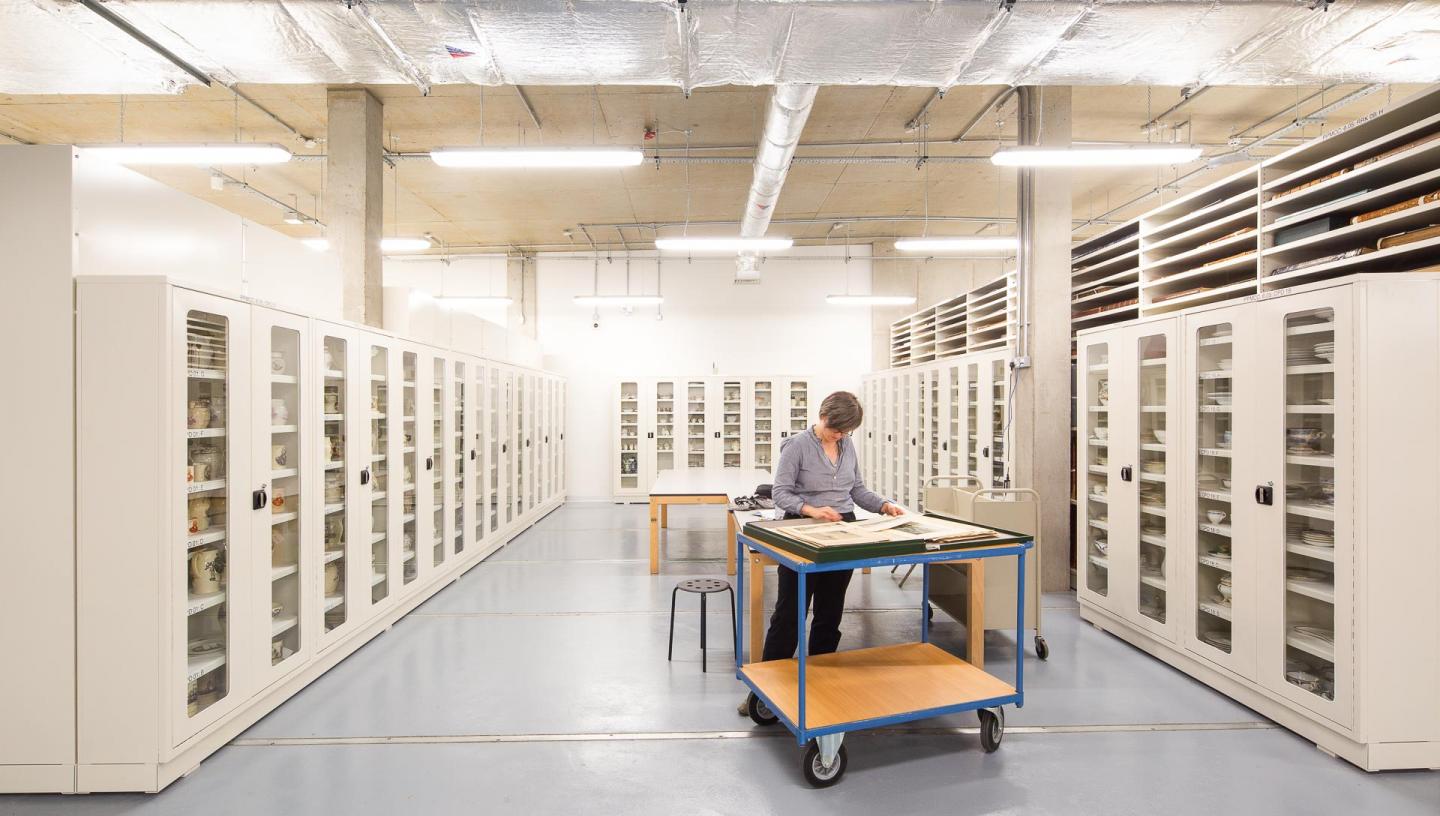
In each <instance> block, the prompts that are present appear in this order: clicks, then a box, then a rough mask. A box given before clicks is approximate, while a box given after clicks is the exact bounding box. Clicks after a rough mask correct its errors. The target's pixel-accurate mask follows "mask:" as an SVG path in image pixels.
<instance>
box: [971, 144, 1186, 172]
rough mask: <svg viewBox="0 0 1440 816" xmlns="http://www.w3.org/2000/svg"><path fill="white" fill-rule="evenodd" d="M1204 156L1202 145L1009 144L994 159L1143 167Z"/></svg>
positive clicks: (1017, 164)
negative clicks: (1057, 147) (1050, 146)
mask: <svg viewBox="0 0 1440 816" xmlns="http://www.w3.org/2000/svg"><path fill="white" fill-rule="evenodd" d="M1198 158H1200V148H1198V147H1172V146H1169V145H1160V146H1154V147H1152V146H1150V145H1122V146H1119V147H1071V148H1065V149H1060V150H1053V149H1047V148H1043V147H1006V148H1002V149H1000V150H997V151H995V153H994V155H992V156H991V157H990V161H991V162H993V163H995V164H998V165H1000V166H1001V167H1141V166H1145V165H1152V164H1185V163H1186V162H1192V161H1195V160H1196V159H1198Z"/></svg>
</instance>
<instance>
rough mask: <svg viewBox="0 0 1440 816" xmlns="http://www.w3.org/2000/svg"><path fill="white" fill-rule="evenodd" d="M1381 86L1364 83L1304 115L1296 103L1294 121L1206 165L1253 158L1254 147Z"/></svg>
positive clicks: (1266, 142)
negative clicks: (1364, 84) (1300, 114)
mask: <svg viewBox="0 0 1440 816" xmlns="http://www.w3.org/2000/svg"><path fill="white" fill-rule="evenodd" d="M1383 87H1385V86H1383V85H1366V86H1364V87H1361V88H1358V89H1356V90H1354V91H1351V92H1350V93H1348V94H1345V95H1344V96H1342V97H1340V98H1339V99H1337V100H1335V101H1334V102H1331V103H1330V104H1328V105H1324V106H1322V107H1319V108H1316V109H1315V110H1313V111H1311V112H1310V113H1308V114H1306V115H1304V116H1299V115H1298V113H1299V107H1298V105H1297V106H1296V107H1295V108H1292V110H1295V111H1296V113H1297V116H1296V117H1295V119H1294V121H1292V122H1290V124H1288V125H1285V126H1283V127H1281V128H1280V129H1279V130H1276V131H1274V132H1273V133H1270V134H1269V135H1267V136H1263V137H1261V138H1260V139H1257V140H1256V141H1254V142H1251V143H1250V144H1248V145H1246V146H1244V147H1242V148H1240V149H1239V150H1233V151H1231V152H1229V153H1222V154H1220V155H1218V156H1212V157H1210V159H1209V160H1208V161H1207V162H1206V164H1207V166H1209V167H1216V166H1218V165H1221V164H1228V163H1230V162H1234V161H1244V160H1249V159H1254V158H1255V157H1254V156H1253V155H1252V154H1251V153H1250V151H1252V150H1254V149H1255V148H1257V147H1264V146H1265V145H1267V144H1269V143H1270V142H1272V141H1274V140H1275V139H1278V138H1280V137H1281V136H1284V135H1285V134H1286V133H1289V132H1290V131H1292V130H1295V129H1296V128H1302V127H1305V126H1306V125H1311V124H1316V123H1318V122H1323V121H1325V115H1326V114H1327V113H1330V112H1331V111H1334V110H1337V109H1339V108H1342V107H1344V106H1346V105H1348V104H1350V103H1351V102H1354V101H1355V100H1357V99H1363V98H1364V97H1367V96H1369V95H1370V94H1373V93H1375V92H1376V91H1378V90H1380V89H1381V88H1383ZM1270 118H1271V119H1273V118H1275V117H1273V116H1272V117H1270ZM1266 121H1269V120H1266Z"/></svg>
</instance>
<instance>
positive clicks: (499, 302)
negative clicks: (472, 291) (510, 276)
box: [435, 295, 515, 306]
mask: <svg viewBox="0 0 1440 816" xmlns="http://www.w3.org/2000/svg"><path fill="white" fill-rule="evenodd" d="M435 299H436V300H438V301H440V302H442V303H444V304H446V305H447V306H509V305H510V304H512V303H514V302H515V299H514V298H510V297H505V296H504V295H484V296H471V295H441V296H439V297H437V298H435Z"/></svg>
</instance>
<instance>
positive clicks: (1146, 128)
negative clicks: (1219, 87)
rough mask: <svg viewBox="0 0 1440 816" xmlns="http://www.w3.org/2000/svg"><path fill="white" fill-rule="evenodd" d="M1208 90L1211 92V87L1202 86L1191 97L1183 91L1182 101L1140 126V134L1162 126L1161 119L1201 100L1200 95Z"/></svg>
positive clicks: (1191, 93)
mask: <svg viewBox="0 0 1440 816" xmlns="http://www.w3.org/2000/svg"><path fill="white" fill-rule="evenodd" d="M1208 90H1210V86H1209V85H1201V86H1200V87H1199V88H1196V89H1195V90H1193V91H1191V92H1190V93H1189V95H1185V94H1184V91H1181V95H1182V98H1181V99H1180V101H1179V102H1176V103H1175V104H1173V105H1171V106H1170V107H1169V109H1167V110H1166V111H1165V112H1164V113H1162V114H1160V115H1159V116H1157V117H1155V118H1154V119H1151V120H1150V121H1148V122H1146V123H1145V124H1143V125H1141V126H1140V132H1141V133H1144V132H1146V131H1149V130H1150V128H1152V127H1155V126H1156V125H1158V124H1160V120H1161V119H1164V118H1165V117H1167V116H1169V115H1170V114H1172V113H1174V112H1175V111H1177V110H1180V109H1181V108H1183V107H1185V106H1186V105H1188V104H1190V103H1191V102H1194V101H1195V100H1196V99H1199V98H1200V94H1203V93H1205V92H1206V91H1208Z"/></svg>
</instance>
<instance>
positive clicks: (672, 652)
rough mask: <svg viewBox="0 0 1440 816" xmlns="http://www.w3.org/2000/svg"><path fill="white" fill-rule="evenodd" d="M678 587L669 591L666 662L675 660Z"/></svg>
mask: <svg viewBox="0 0 1440 816" xmlns="http://www.w3.org/2000/svg"><path fill="white" fill-rule="evenodd" d="M679 591H680V587H678V586H677V587H675V588H674V589H672V590H670V650H669V651H667V652H666V653H665V659H666V660H674V659H675V595H676V593H678V592H679Z"/></svg>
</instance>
